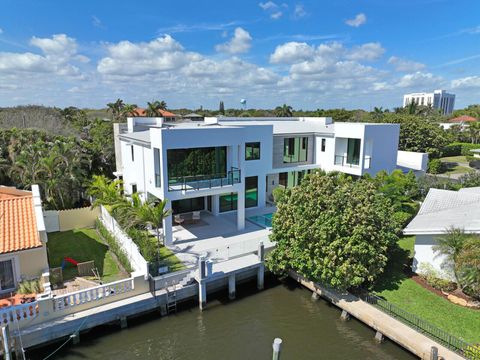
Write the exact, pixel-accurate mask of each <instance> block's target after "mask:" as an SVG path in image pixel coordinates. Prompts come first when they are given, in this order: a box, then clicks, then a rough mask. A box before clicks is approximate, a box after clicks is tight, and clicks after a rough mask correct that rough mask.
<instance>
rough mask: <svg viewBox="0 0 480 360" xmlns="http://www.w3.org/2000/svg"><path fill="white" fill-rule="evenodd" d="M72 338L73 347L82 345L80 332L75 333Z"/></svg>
mask: <svg viewBox="0 0 480 360" xmlns="http://www.w3.org/2000/svg"><path fill="white" fill-rule="evenodd" d="M70 337H71V338H72V343H73V345H77V344H80V332H78V331H75V332H74V333H73V334H72V335H70Z"/></svg>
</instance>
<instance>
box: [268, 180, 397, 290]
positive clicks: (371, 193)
mask: <svg viewBox="0 0 480 360" xmlns="http://www.w3.org/2000/svg"><path fill="white" fill-rule="evenodd" d="M277 209H278V210H277V213H276V214H275V215H274V217H273V229H272V235H271V240H272V241H275V242H276V243H277V246H276V248H275V249H274V250H273V251H272V253H271V255H270V256H269V259H268V267H269V268H270V269H271V270H272V271H273V272H275V273H285V272H287V271H288V270H290V269H292V270H295V271H298V272H299V273H301V274H303V275H305V276H307V277H308V278H310V279H312V280H314V281H320V282H323V283H325V284H327V285H330V286H333V287H337V288H349V287H356V286H361V285H364V284H372V283H373V282H374V281H375V280H376V279H377V277H378V275H379V274H381V273H382V271H383V269H384V267H385V265H386V263H387V251H388V249H389V247H390V246H391V245H392V244H394V243H395V241H396V240H397V232H398V224H397V223H396V222H395V221H392V219H393V213H394V212H393V209H392V206H391V201H390V200H389V199H388V198H386V197H385V196H381V195H379V192H378V190H377V188H376V186H375V184H374V183H373V182H372V181H371V180H369V179H359V180H356V181H354V180H352V179H351V178H350V177H347V176H344V175H341V174H336V173H330V174H328V175H325V174H323V173H316V174H311V175H308V176H307V177H305V179H304V180H303V181H302V183H301V184H300V185H299V186H297V187H294V188H291V189H286V190H285V193H284V194H283V195H282V196H281V197H280V198H278V199H277Z"/></svg>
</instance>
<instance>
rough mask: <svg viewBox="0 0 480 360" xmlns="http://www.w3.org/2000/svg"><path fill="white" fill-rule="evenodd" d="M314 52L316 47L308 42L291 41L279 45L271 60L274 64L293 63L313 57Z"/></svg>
mask: <svg viewBox="0 0 480 360" xmlns="http://www.w3.org/2000/svg"><path fill="white" fill-rule="evenodd" d="M314 54H315V49H314V48H313V47H312V46H310V45H308V44H307V43H304V42H303V43H300V42H295V41H291V42H287V43H285V44H282V45H279V46H277V47H276V48H275V51H274V52H273V54H271V55H270V62H271V63H272V64H291V63H295V62H299V61H304V60H307V59H311V58H312V57H313V55H314Z"/></svg>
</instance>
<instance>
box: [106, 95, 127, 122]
mask: <svg viewBox="0 0 480 360" xmlns="http://www.w3.org/2000/svg"><path fill="white" fill-rule="evenodd" d="M107 107H108V111H110V112H111V113H112V120H113V121H114V122H119V121H120V120H121V114H122V109H123V108H124V107H125V103H124V102H123V100H122V99H117V101H115V102H113V103H108V104H107Z"/></svg>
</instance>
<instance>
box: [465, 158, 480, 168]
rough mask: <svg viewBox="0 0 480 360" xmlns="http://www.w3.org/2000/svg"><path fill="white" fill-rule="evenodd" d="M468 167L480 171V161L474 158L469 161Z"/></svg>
mask: <svg viewBox="0 0 480 360" xmlns="http://www.w3.org/2000/svg"><path fill="white" fill-rule="evenodd" d="M468 165H469V166H470V167H471V168H474V169H477V170H480V159H478V158H473V160H469V162H468Z"/></svg>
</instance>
